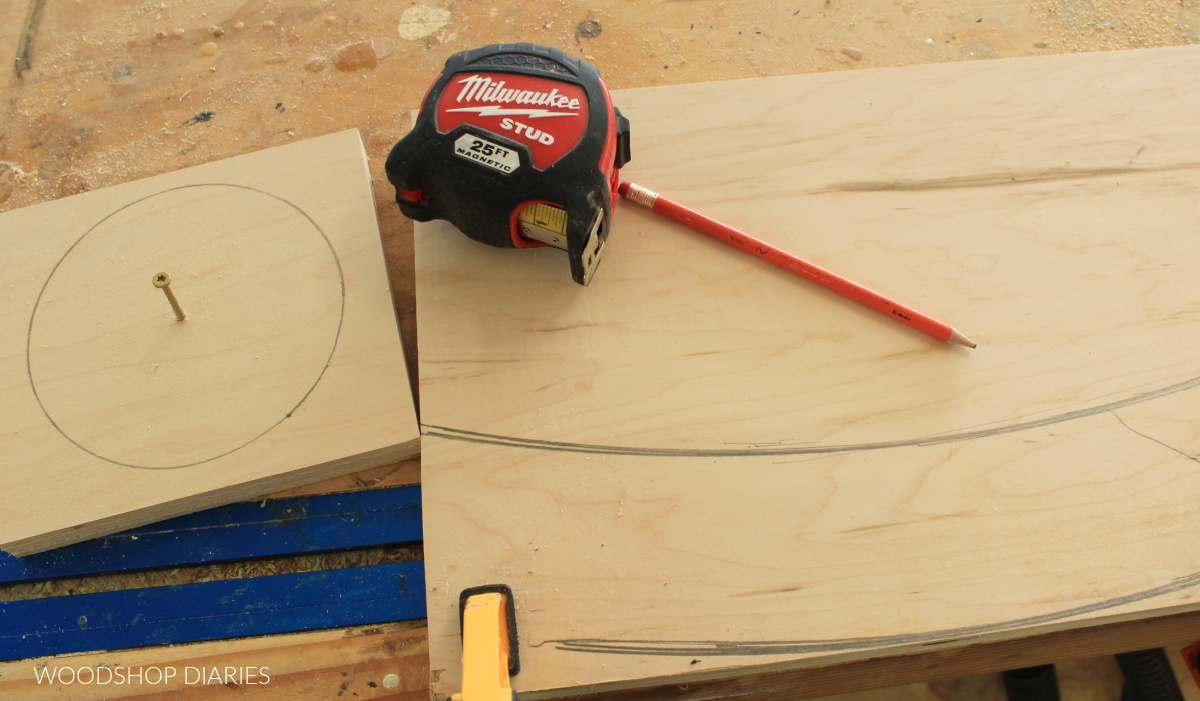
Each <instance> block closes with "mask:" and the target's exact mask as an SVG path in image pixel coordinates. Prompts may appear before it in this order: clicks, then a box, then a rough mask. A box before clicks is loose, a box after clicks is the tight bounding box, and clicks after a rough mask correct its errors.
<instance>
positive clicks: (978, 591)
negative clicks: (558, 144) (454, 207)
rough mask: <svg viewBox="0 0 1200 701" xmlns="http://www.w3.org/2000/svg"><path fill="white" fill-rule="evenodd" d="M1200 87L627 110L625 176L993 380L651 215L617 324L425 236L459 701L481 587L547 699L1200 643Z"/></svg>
mask: <svg viewBox="0 0 1200 701" xmlns="http://www.w3.org/2000/svg"><path fill="white" fill-rule="evenodd" d="M1198 73H1200V48H1196V47H1185V48H1179V49H1169V50H1160V51H1140V52H1124V53H1107V54H1089V55H1073V56H1057V57H1047V58H1038V59H1022V60H1005V61H981V62H972V63H962V64H950V65H933V66H919V67H911V68H903V69H893V70H878V71H847V72H837V73H828V74H820V75H808V76H796V77H788V78H772V79H761V80H747V81H737V82H730V83H716V84H706V85H688V86H674V87H665V88H652V89H646V90H631V91H618V92H615V93H613V98H614V101H615V102H616V104H617V105H618V106H619V107H620V108H621V110H622V111H623V112H624V114H626V115H627V116H628V117H629V118H630V121H631V123H632V126H633V132H632V133H633V143H634V153H633V161H632V162H631V164H630V165H629V166H628V167H627V168H626V170H625V171H624V173H623V175H625V176H626V177H628V178H630V179H631V180H633V181H634V182H637V183H639V184H641V185H644V186H646V187H648V188H651V189H653V190H656V191H658V192H661V193H662V194H663V195H664V196H666V197H670V198H671V199H673V200H676V201H678V202H680V203H682V204H684V205H688V206H691V207H694V208H696V209H699V210H701V211H703V212H705V213H706V214H708V215H710V216H713V217H715V218H717V219H720V220H722V221H724V222H726V223H728V224H730V225H732V226H736V227H738V228H740V229H742V230H744V231H746V232H747V233H749V234H751V235H755V236H758V237H760V238H763V239H765V240H767V241H768V242H770V243H773V244H776V245H778V246H780V247H782V248H783V249H785V250H788V251H791V252H794V253H796V254H799V255H802V256H804V257H805V258H808V259H809V260H812V261H813V262H815V263H818V264H820V265H823V266H826V267H828V268H829V269H831V270H833V271H835V272H838V273H840V274H842V275H845V276H847V277H849V278H850V279H852V280H855V281H856V282H859V283H862V284H865V285H867V286H868V287H871V288H872V289H876V290H878V291H879V292H881V293H884V294H887V295H889V296H891V297H893V298H895V299H898V300H899V301H901V302H904V303H906V304H909V305H912V306H913V307H916V308H917V309H920V310H921V311H923V312H926V313H928V314H930V315H932V316H934V317H937V318H941V319H943V320H945V321H947V322H949V323H951V324H953V325H954V326H955V327H957V328H959V329H961V330H962V331H963V332H964V333H966V334H967V335H968V336H970V337H971V338H972V339H974V340H976V341H978V342H979V347H978V348H977V349H975V350H968V349H966V348H961V347H958V346H951V345H947V344H944V343H941V342H939V341H935V340H932V339H930V338H929V337H927V336H924V335H923V334H920V333H918V332H916V331H914V330H913V329H910V328H908V327H905V326H903V325H901V324H898V323H895V322H893V321H891V320H890V319H888V318H887V317H885V316H881V315H880V314H878V313H876V312H874V311H872V310H869V309H866V308H864V307H861V306H859V305H857V304H855V303H854V302H852V301H849V300H847V299H845V298H842V297H839V296H838V295H835V294H833V293H830V292H828V291H827V290H824V289H823V288H820V287H817V286H815V285H813V284H811V283H808V282H805V281H804V280H801V279H800V278H797V277H795V276H794V275H790V274H788V273H786V272H784V271H781V270H779V269H777V268H774V267H772V266H770V265H768V264H766V263H764V262H763V261H761V260H758V259H756V258H754V257H752V256H748V255H746V254H744V253H741V252H739V251H736V250H734V249H733V248H730V247H729V246H727V245H725V244H723V243H721V242H718V241H714V240H712V239H709V238H707V237H705V236H702V235H699V234H696V233H695V232H692V231H690V230H688V229H686V228H685V227H683V226H681V225H679V224H676V223H674V222H672V221H669V220H666V219H665V218H663V217H661V216H659V215H656V214H654V213H651V212H648V211H647V210H645V209H642V208H639V207H633V206H630V205H628V204H627V203H623V204H622V205H621V206H620V208H619V209H618V211H617V214H616V218H615V221H614V225H613V228H612V233H611V236H610V239H609V241H608V245H607V250H606V252H605V254H604V256H605V257H604V260H603V261H602V263H601V264H600V267H599V269H598V270H597V273H596V276H595V278H594V279H593V281H592V283H591V286H590V287H587V288H583V287H579V286H578V285H575V284H574V283H573V282H571V279H570V275H569V274H568V269H567V261H566V260H565V257H564V256H563V255H562V252H561V251H558V250H554V249H540V250H534V251H530V250H501V249H494V248H488V247H487V246H484V245H481V244H478V243H476V242H474V241H471V240H469V239H467V238H466V237H464V236H462V235H461V234H459V233H457V232H455V231H454V230H453V229H451V228H450V227H449V226H446V225H445V224H443V223H430V224H423V225H419V226H418V227H417V239H416V253H417V293H418V310H419V323H420V328H421V336H420V363H421V366H420V367H421V393H420V395H421V402H422V413H421V418H422V421H423V423H424V424H425V438H424V450H423V456H422V462H423V475H422V489H423V496H424V514H425V532H426V540H425V555H426V573H427V576H426V581H427V583H428V588H429V596H428V604H429V631H430V633H429V635H430V640H429V642H430V659H431V669H432V670H433V671H434V672H433V673H434V675H435V677H434V679H435V681H434V687H433V688H434V691H435V692H436V693H438V694H449V693H451V692H452V691H454V690H455V688H456V685H457V683H458V667H459V655H460V642H459V624H458V598H457V597H458V594H459V592H460V591H461V590H462V589H464V588H466V587H470V586H476V585H481V584H500V583H503V584H508V585H510V586H511V587H512V590H513V591H514V593H515V596H516V599H517V618H518V629H519V632H520V644H521V648H520V657H521V668H522V672H521V674H520V675H519V676H517V677H516V678H515V680H514V684H515V686H516V687H517V690H518V691H520V692H521V693H522V697H523V698H524V697H526V694H528V695H529V696H530V697H534V698H536V697H540V696H570V695H572V694H573V693H577V692H579V691H580V690H581V689H580V687H584V689H583V690H613V689H620V688H630V687H640V686H648V685H653V684H658V683H671V684H673V686H672V687H671V689H670V691H669V692H667V691H664V692H663V693H669V694H670V695H672V696H678V697H680V698H683V697H687V698H711V697H713V695H714V693H715V692H714V691H713V690H712V689H709V688H708V687H706V686H705V685H706V684H709V683H712V682H714V681H715V680H722V679H725V680H734V679H735V678H736V681H730V686H728V687H726V689H732V688H734V687H737V688H738V689H743V688H746V687H739V686H737V684H739V683H741V682H743V681H745V680H746V679H747V678H748V677H750V676H751V675H753V674H755V673H756V672H757V671H761V670H765V669H773V670H776V671H778V670H790V669H799V668H802V667H810V666H815V665H824V664H831V663H834V662H839V661H846V660H851V659H856V658H859V659H860V658H867V657H874V656H879V655H893V654H901V653H913V652H920V651H926V650H929V649H932V648H935V647H943V646H955V645H964V644H967V643H968V642H972V641H982V640H989V639H1007V638H1013V637H1018V636H1024V635H1027V634H1031V633H1038V632H1046V631H1049V630H1055V629H1065V628H1071V629H1076V628H1082V627H1087V626H1092V625H1095V624H1098V623H1102V622H1105V621H1113V620H1120V619H1132V618H1143V617H1148V616H1156V615H1161V614H1165V613H1171V612H1174V611H1184V610H1191V609H1196V608H1197V607H1198V606H1200V571H1198V569H1200V566H1198V565H1197V562H1198V561H1200V560H1198V558H1197V554H1198V553H1200V546H1197V542H1196V533H1197V532H1200V509H1197V508H1196V504H1197V503H1198V502H1200V466H1198V465H1197V460H1198V456H1200V403H1198V402H1197V397H1198V393H1200V282H1198V278H1197V275H1196V269H1197V267H1198V266H1200V146H1198V144H1200V122H1197V120H1196V115H1198V114H1200V89H1197V88H1196V85H1195V76H1196V75H1197V74H1198ZM1047 659H1050V657H1047ZM676 684H677V685H680V686H674V685H676ZM683 686H687V688H688V689H689V691H686V692H685V691H684V689H683V688H682V687H683ZM781 693H782V692H781Z"/></svg>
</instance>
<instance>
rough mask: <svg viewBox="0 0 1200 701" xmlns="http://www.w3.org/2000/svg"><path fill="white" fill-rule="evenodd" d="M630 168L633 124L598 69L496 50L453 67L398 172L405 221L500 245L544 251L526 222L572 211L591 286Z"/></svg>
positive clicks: (573, 257)
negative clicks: (620, 176)
mask: <svg viewBox="0 0 1200 701" xmlns="http://www.w3.org/2000/svg"><path fill="white" fill-rule="evenodd" d="M628 160H629V123H628V121H627V120H626V119H625V118H624V117H622V116H621V114H620V112H619V111H618V110H617V109H616V108H615V107H614V106H613V105H612V101H611V99H610V98H609V95H608V90H607V88H606V87H605V86H604V83H603V81H602V80H601V79H600V72H599V71H598V70H597V69H596V68H595V67H594V66H592V65H591V64H589V63H587V62H586V61H583V60H581V59H578V58H575V57H573V56H571V55H570V54H567V53H566V52H563V51H560V50H558V49H553V48H549V47H544V46H537V45H535V44H526V43H520V44H496V45H492V46H487V47H484V48H481V49H473V50H470V51H463V52H461V53H457V54H455V55H453V56H451V57H450V58H449V59H448V60H447V61H446V66H445V68H444V69H443V70H442V73H441V75H440V76H438V79H437V80H436V81H435V82H434V84H433V86H432V87H430V89H429V92H428V94H426V96H425V99H424V102H423V103H422V105H421V111H420V113H419V115H418V117H417V120H416V124H415V125H414V127H413V130H412V131H411V132H410V133H409V134H408V135H407V136H405V137H404V138H403V139H401V140H400V141H399V143H397V144H396V145H395V147H393V149H392V152H391V153H390V154H389V156H388V159H387V165H386V171H387V176H388V180H390V181H391V183H392V184H393V185H394V186H395V187H396V202H397V204H398V205H399V206H400V210H401V212H403V213H404V215H405V216H407V217H410V218H412V219H415V220H417V221H430V220H433V219H445V220H447V221H449V222H450V223H452V224H453V225H454V226H456V227H457V228H458V229H459V230H460V231H461V232H462V233H464V234H466V235H467V236H469V237H470V238H472V239H475V240H477V241H481V242H483V243H486V244H489V245H492V246H499V247H505V248H514V247H530V246H539V245H544V244H542V243H539V242H537V241H532V240H528V239H525V238H524V237H522V236H521V235H520V233H519V228H518V227H519V223H518V221H517V214H518V212H519V211H520V210H521V209H523V208H524V207H526V206H529V205H530V204H534V203H547V204H550V205H554V206H557V207H561V208H562V209H565V210H566V222H565V232H564V234H565V237H566V241H565V242H563V243H565V245H561V244H560V247H563V248H565V249H566V250H567V252H568V254H569V257H570V261H571V275H572V277H573V278H574V279H575V281H576V282H579V283H580V284H587V281H588V280H589V279H590V274H591V271H592V270H594V268H595V262H597V261H592V264H591V265H590V266H589V265H587V261H586V260H585V255H587V253H592V254H595V256H596V257H598V256H599V251H600V249H601V248H602V246H603V241H604V240H605V239H606V238H607V236H608V230H609V223H610V219H611V216H612V209H613V203H614V201H615V199H616V186H617V171H618V169H619V168H620V167H621V166H623V165H624V164H625V163H626V162H627V161H628ZM597 219H598V221H597ZM592 235H594V236H597V237H599V240H598V241H596V242H591V246H590V247H589V237H590V236H592Z"/></svg>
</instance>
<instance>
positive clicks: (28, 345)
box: [25, 183, 346, 470]
mask: <svg viewBox="0 0 1200 701" xmlns="http://www.w3.org/2000/svg"><path fill="white" fill-rule="evenodd" d="M192 187H233V188H240V189H242V190H249V191H250V192H257V193H259V194H260V195H266V196H267V197H270V198H273V199H276V200H279V201H280V202H282V203H284V204H286V205H287V206H289V207H291V208H292V209H294V210H296V211H297V212H299V213H300V215H301V216H303V217H304V218H305V219H307V220H308V223H309V224H312V226H313V228H314V229H316V230H317V233H318V234H320V235H321V239H322V240H324V241H325V245H326V247H328V248H329V253H330V255H331V256H333V263H334V266H336V268H337V274H338V287H339V290H340V294H341V306H340V307H339V309H338V323H337V330H336V331H334V334H333V345H332V346H331V347H330V349H329V357H328V358H326V359H325V365H324V366H322V367H321V372H320V373H318V374H317V379H316V380H314V381H313V384H312V386H311V387H309V388H308V391H306V392H305V393H304V396H303V397H301V398H300V401H298V402H296V405H295V406H293V407H292V408H291V409H290V410H288V412H287V414H285V415H284V416H283V418H281V419H279V420H278V421H276V422H275V423H273V424H271V425H270V426H269V427H268V428H267V429H266V430H264V431H263V432H262V433H260V434H258V435H257V436H254V437H253V438H251V439H250V440H248V441H246V442H245V443H242V444H241V445H239V446H237V447H234V448H230V449H229V450H227V451H225V452H224V453H221V454H220V455H214V456H212V457H208V458H204V459H203V460H197V461H194V462H190V463H185V464H181V465H134V464H132V463H126V462H121V461H120V460H114V459H112V458H109V457H106V456H104V455H101V454H99V453H97V452H96V451H94V450H92V449H90V448H88V447H86V446H84V445H83V444H81V443H80V442H79V441H77V440H75V439H74V438H72V437H71V436H70V435H69V434H68V433H67V432H66V431H64V430H63V428H62V427H61V426H59V425H58V422H57V421H55V420H54V417H53V416H51V415H50V412H49V410H47V409H46V405H45V404H44V403H43V402H42V397H41V395H39V394H38V391H37V381H36V380H34V379H33V360H32V350H33V325H34V322H35V321H36V320H37V312H38V307H39V306H41V303H42V296H43V295H44V294H46V288H47V287H49V286H50V281H51V280H53V279H54V274H55V273H57V272H58V269H59V267H60V266H61V265H62V264H63V261H65V260H66V259H67V256H69V255H70V254H71V251H73V250H75V247H76V246H78V245H79V244H80V243H82V242H83V240H84V239H85V238H87V235H88V234H90V233H92V231H94V230H95V229H96V227H98V226H100V225H101V224H103V223H104V222H106V221H108V220H109V219H111V218H112V217H114V216H116V215H117V214H119V213H121V212H123V211H125V210H126V209H128V208H130V207H132V206H134V205H135V204H138V203H139V202H143V201H145V200H148V199H150V198H152V197H157V196H159V195H162V194H166V193H168V192H173V191H175V190H185V189H187V188H192ZM345 319H346V276H345V273H344V272H343V271H342V261H341V259H340V258H339V257H338V254H337V251H336V250H334V248H333V242H332V241H330V240H329V236H327V235H326V234H325V230H324V229H322V228H321V226H320V225H319V224H317V222H316V221H315V220H314V219H313V218H312V217H311V216H309V214H308V212H305V211H304V210H303V209H300V208H299V207H297V206H296V205H295V204H293V203H292V202H291V201H289V200H286V199H284V198H282V197H280V196H279V195H273V194H271V193H270V192H267V191H266V190H259V189H258V188H256V187H250V186H249V185H238V184H236V183H190V184H187V185H177V186H175V187H169V188H167V189H166V190H159V191H158V192H155V193H151V194H149V195H146V196H144V197H139V198H138V199H136V200H134V201H132V202H129V203H128V204H124V205H122V206H120V207H118V208H117V209H114V210H113V211H111V212H109V213H108V214H106V215H104V216H103V217H102V218H101V219H100V221H98V222H96V223H95V224H92V225H91V226H90V227H88V229H87V231H85V232H83V235H82V236H80V237H79V238H78V239H76V240H75V243H73V244H71V246H70V247H69V248H68V249H67V250H66V252H65V253H63V254H62V257H61V258H59V259H58V262H56V263H55V264H54V267H53V268H51V269H50V275H48V276H47V277H46V281H45V282H43V283H42V288H41V290H40V291H39V292H38V296H37V299H36V300H35V301H34V303H33V312H32V313H31V314H30V315H29V327H28V330H27V331H26V334H25V373H26V376H27V377H28V378H29V389H30V391H32V392H33V398H34V399H35V400H36V401H37V403H38V407H39V408H41V410H42V414H43V415H44V416H45V417H46V420H47V421H49V422H50V425H51V426H53V427H54V429H55V430H56V431H58V433H59V435H61V436H62V437H63V438H65V439H67V441H69V442H70V443H71V444H72V445H74V446H75V447H76V448H79V449H80V450H82V451H83V452H85V453H87V454H89V455H91V456H93V457H95V458H99V459H100V460H103V461H105V462H108V463H112V464H113V465H117V466H119V467H129V468H133V469H135V470H179V469H182V468H185V467H195V466H196V465H203V464H205V463H208V462H212V461H213V460H218V459H220V458H223V457H225V456H226V455H229V454H230V453H234V452H237V451H239V450H241V449H242V448H245V447H246V446H248V445H250V444H251V443H253V442H255V441H257V440H258V439H259V438H262V437H263V436H265V435H267V434H268V433H270V432H271V431H272V430H274V429H275V427H276V426H279V425H280V424H282V423H283V422H284V421H286V420H288V419H290V418H292V414H295V413H296V411H298V410H299V409H300V406H301V405H302V404H304V402H305V400H307V399H308V397H309V395H311V394H312V393H313V390H315V389H316V388H317V385H318V384H320V382H321V378H323V377H325V372H326V371H327V370H329V365H330V363H332V362H333V356H334V353H336V352H337V347H338V341H339V340H340V339H341V337H342V324H343V323H344V322H345Z"/></svg>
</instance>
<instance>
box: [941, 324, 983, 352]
mask: <svg viewBox="0 0 1200 701" xmlns="http://www.w3.org/2000/svg"><path fill="white" fill-rule="evenodd" d="M946 342H947V343H956V344H958V345H960V346H966V347H967V348H974V347H976V345H978V344H976V343H975V342H974V341H972V340H971V339H969V338H967V337H966V336H964V335H962V333H961V332H960V331H959V330H958V329H950V338H948V339H946Z"/></svg>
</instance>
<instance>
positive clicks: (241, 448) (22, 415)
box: [0, 131, 419, 556]
mask: <svg viewBox="0 0 1200 701" xmlns="http://www.w3.org/2000/svg"><path fill="white" fill-rule="evenodd" d="M0 246H2V247H3V249H4V251H5V257H4V259H3V263H2V264H0V282H2V283H3V284H4V286H5V287H6V289H5V294H4V298H3V299H2V300H0V395H2V396H3V397H4V402H3V403H2V404H0V548H3V549H4V550H6V551H8V552H10V553H12V554H14V555H18V556H20V555H26V554H29V553H34V552H39V551H42V550H47V549H49V548H53V547H57V546H60V545H65V544H68V543H72V542H76V541H80V540H84V539H87V538H91V537H95V536H98V535H102V534H105V533H111V532H115V531H118V530H121V529H124V528H129V527H133V526H136V525H140V524H144V523H149V522H152V521H155V520H158V519H162V518H166V517H170V516H176V515H179V514H182V513H186V512H189V511H194V510H197V509H202V508H207V507H210V506H214V505H217V504H220V503H224V502H228V501H233V500H236V499H242V498H251V497H254V496H257V495H259V494H264V493H267V492H270V491H274V490H278V489H283V488H287V487H290V486H295V485H299V484H303V483H306V482H310V481H314V480H318V479H321V478H324V477H330V476H333V475H335V474H339V473H346V472H350V471H354V470H358V469H362V468H366V467H372V466H375V465H380V464H384V463H387V462H392V461H396V460H400V459H404V458H407V457H411V456H413V455H415V454H417V453H418V452H419V433H418V429H417V425H416V418H415V412H414V408H413V400H412V393H411V389H410V386H409V382H408V376H407V370H406V369H405V364H404V353H403V350H402V347H401V342H400V335H399V330H398V327H397V324H396V315H395V311H394V308H393V306H392V296H391V291H390V288H389V284H388V278H387V271H386V268H385V264H384V259H383V249H382V246H381V243H380V239H379V228H378V224H377V223H376V219H375V204H374V199H373V197H372V194H371V184H370V173H369V171H368V169H367V163H366V155H365V153H364V151H363V148H362V142H361V140H360V138H359V135H358V132H357V131H347V132H342V133H339V134H332V135H329V136H324V137H321V138H317V139H312V140H309V141H305V142H302V143H298V144H293V145H289V146H283V147H279V148H274V149H269V150H266V151H260V152H257V153H253V154H250V155H246V156H240V157H237V158H231V159H228V160H224V161H219V162H216V163H210V164H207V165H202V166H197V167H194V168H188V169H186V170H181V171H178V172H174V173H168V174H165V175H161V176H158V177H154V178H149V179H146V180H141V181H137V182H132V183H128V184H125V185H119V186H116V187H112V188H108V189H105V190H98V191H95V192H89V193H86V194H82V195H77V196H74V197H70V198H67V199H63V200H58V201H55V202H49V203H46V204H42V205H38V206H34V207H29V208H27V209H22V210H17V211H13V212H8V213H6V214H3V215H2V216H0ZM160 273H165V274H166V275H167V276H169V280H170V285H169V290H170V291H171V293H172V294H173V295H174V296H175V298H176V299H177V301H178V304H179V306H180V308H181V309H182V311H183V313H184V314H185V315H186V318H185V319H184V320H182V321H180V320H177V319H176V315H175V314H174V313H173V311H172V307H171V304H170V303H169V301H168V299H167V296H166V294H165V290H164V289H162V285H163V283H165V282H166V280H165V279H163V278H160V277H159V274H160ZM156 283H157V284H156Z"/></svg>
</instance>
